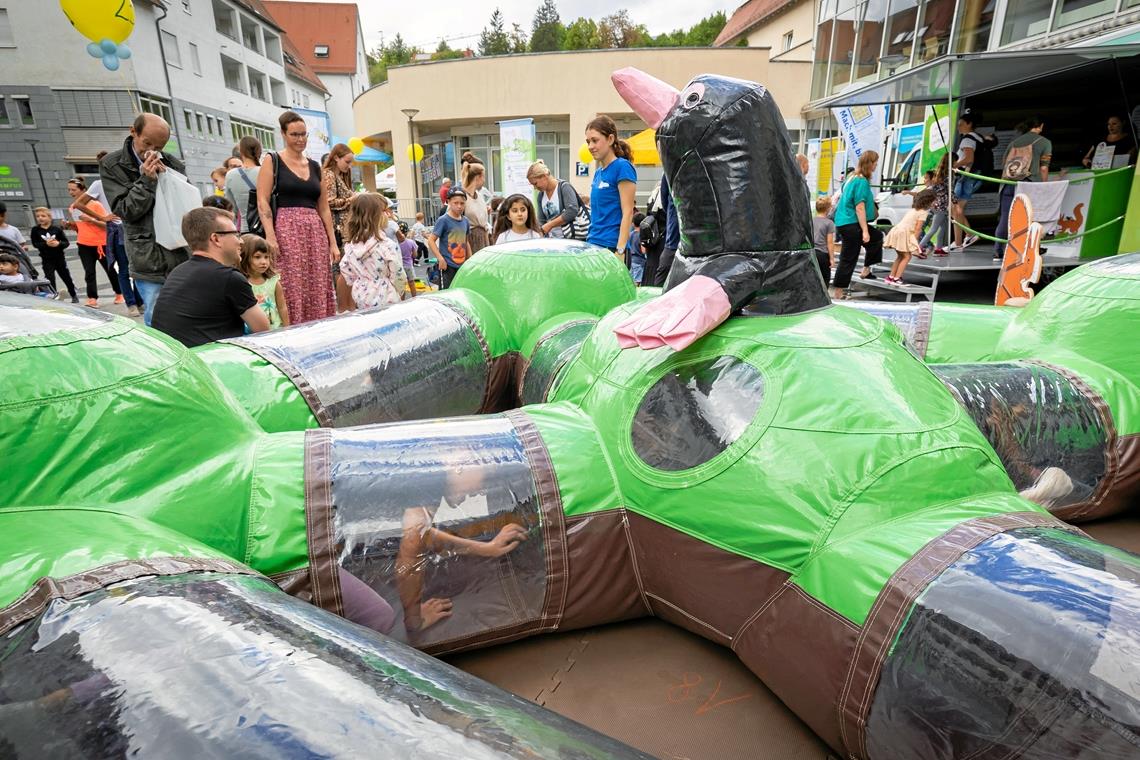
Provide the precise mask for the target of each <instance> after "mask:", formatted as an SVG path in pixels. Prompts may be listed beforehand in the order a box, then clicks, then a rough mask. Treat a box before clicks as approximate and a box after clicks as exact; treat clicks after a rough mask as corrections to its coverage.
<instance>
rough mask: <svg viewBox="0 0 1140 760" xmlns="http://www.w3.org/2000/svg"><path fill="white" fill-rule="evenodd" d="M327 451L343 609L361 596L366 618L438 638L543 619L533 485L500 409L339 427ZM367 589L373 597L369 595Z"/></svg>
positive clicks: (423, 638) (421, 642)
mask: <svg viewBox="0 0 1140 760" xmlns="http://www.w3.org/2000/svg"><path fill="white" fill-rule="evenodd" d="M331 457H332V461H331V463H330V473H331V481H332V482H331V493H332V500H333V509H334V513H333V514H334V528H335V533H334V540H335V541H336V548H337V555H338V556H337V559H338V563H339V565H340V567H341V569H342V572H341V574H340V580H341V586H342V595H343V597H344V601H345V605H346V612H347V607H348V606H349V605H355V606H356V607H359V606H360V604H361V603H363V604H364V605H366V606H368V605H370V606H371V608H372V612H371V613H370V615H371V616H372V617H373V618H375V620H374V621H373V622H370V625H371V626H372V627H374V628H377V629H379V630H381V631H383V632H385V633H388V634H389V635H391V636H394V637H396V638H399V639H402V640H407V641H409V642H410V643H412V644H414V645H415V646H417V647H421V648H432V647H434V648H437V649H438V648H439V647H441V646H442V645H444V644H447V643H452V642H460V641H462V642H471V641H473V640H482V639H483V638H487V639H493V638H495V637H496V636H497V635H500V634H505V633H506V632H507V631H510V630H518V629H520V628H525V627H526V626H527V625H528V624H530V623H533V622H534V621H538V620H540V619H541V617H542V610H543V604H544V601H545V596H546V583H547V572H546V556H545V550H544V547H543V535H542V525H541V519H540V516H539V504H538V497H537V489H536V486H535V480H534V477H533V476H532V473H531V469H530V464H529V462H528V459H527V456H526V452H525V450H524V446H523V443H522V440H521V438H520V436H519V434H518V432H517V431H516V429H515V428H514V426H513V424H512V423H511V422H510V421H509V420H507V419H505V418H502V417H479V418H461V419H456V420H449V421H446V422H438V423H431V424H427V425H425V424H423V423H416V424H410V425H402V424H397V425H385V426H375V427H365V428H358V429H354V430H346V431H343V432H336V433H335V434H334V435H333V439H332V452H331ZM376 594H378V595H379V597H380V599H381V600H382V601H378V600H375V599H373V600H372V601H371V602H370V601H369V597H370V596H374V595H376ZM362 600H363V602H362ZM349 617H350V618H351V617H352V616H351V615H350V616H349Z"/></svg>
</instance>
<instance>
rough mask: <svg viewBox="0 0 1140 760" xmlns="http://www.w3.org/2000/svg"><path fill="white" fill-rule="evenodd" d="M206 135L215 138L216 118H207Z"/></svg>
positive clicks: (208, 116)
mask: <svg viewBox="0 0 1140 760" xmlns="http://www.w3.org/2000/svg"><path fill="white" fill-rule="evenodd" d="M206 134H208V135H209V136H210V137H213V136H214V117H213V116H210V115H207V116H206Z"/></svg>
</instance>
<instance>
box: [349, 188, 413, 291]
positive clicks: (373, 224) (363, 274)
mask: <svg viewBox="0 0 1140 760" xmlns="http://www.w3.org/2000/svg"><path fill="white" fill-rule="evenodd" d="M387 205H388V204H387V202H386V201H385V199H384V198H383V197H382V196H379V195H376V194H375V193H361V194H359V195H357V196H356V197H354V198H353V199H352V201H351V202H350V203H349V204H348V218H347V219H346V220H345V223H344V258H342V259H341V260H340V273H341V274H342V275H343V276H344V279H345V281H346V282H347V283H348V284H349V285H350V286H351V287H352V300H353V301H355V302H356V308H358V309H370V308H375V307H380V308H383V307H385V306H389V305H391V304H394V303H399V301H400V290H399V288H398V285H397V281H398V279H399V276H400V275H401V274H402V273H403V269H404V264H403V260H402V259H401V257H400V249H399V247H398V246H397V245H396V241H395V240H391V239H389V238H388V236H387V235H386V234H385V233H384V228H385V225H386V223H387V214H386V213H385V212H386V210H387Z"/></svg>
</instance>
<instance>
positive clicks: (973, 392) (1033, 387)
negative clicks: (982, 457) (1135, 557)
mask: <svg viewBox="0 0 1140 760" xmlns="http://www.w3.org/2000/svg"><path fill="white" fill-rule="evenodd" d="M930 369H931V371H932V372H934V374H935V375H937V376H938V377H939V378H940V379H941V380H942V382H944V383H946V385H948V386H949V387H950V388H951V390H953V391H954V394H955V396H957V398H958V400H959V402H960V403H961V404H962V405H963V406H964V407H965V408H966V411H967V412H969V414H970V417H971V418H973V420H974V423H975V424H976V425H977V426H978V428H979V429H981V431H982V434H983V435H985V437H986V438H987V439H988V440H989V442H990V444H991V445H992V446H993V447H994V450H995V451H996V452H997V455H998V457H1000V458H1001V463H1002V465H1003V466H1004V467H1005V469H1006V472H1008V473H1009V477H1010V479H1011V480H1012V481H1013V484H1014V486H1015V487H1016V488H1017V490H1018V491H1020V492H1021V495H1022V496H1024V497H1025V498H1027V499H1029V500H1030V501H1033V502H1035V503H1037V504H1040V505H1041V506H1043V507H1045V508H1046V509H1048V510H1050V511H1057V510H1059V509H1062V508H1064V507H1067V506H1070V505H1073V504H1079V503H1081V502H1084V501H1086V500H1088V499H1090V498H1092V496H1093V494H1094V493H1095V492H1096V489H1097V486H1098V485H1099V484H1100V482H1101V480H1102V479H1103V478H1104V476H1105V473H1106V472H1107V469H1108V453H1109V449H1108V440H1109V426H1108V422H1107V421H1106V419H1105V414H1107V411H1106V412H1105V414H1102V413H1101V410H1100V409H1098V407H1097V405H1096V404H1095V403H1094V400H1093V399H1092V398H1091V397H1090V395H1089V394H1088V393H1086V392H1085V390H1084V389H1083V388H1082V387H1081V386H1080V385H1078V384H1077V383H1076V382H1074V381H1073V380H1072V379H1071V378H1069V377H1067V376H1065V375H1064V374H1062V373H1061V372H1058V371H1057V370H1055V369H1051V368H1049V367H1045V366H1041V365H1036V364H1022V363H1012V362H1011V363H1002V364H944V365H935V366H932V367H931V368H930Z"/></svg>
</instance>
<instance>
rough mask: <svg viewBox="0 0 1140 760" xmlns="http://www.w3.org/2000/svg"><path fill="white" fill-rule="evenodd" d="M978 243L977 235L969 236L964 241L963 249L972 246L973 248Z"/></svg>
mask: <svg viewBox="0 0 1140 760" xmlns="http://www.w3.org/2000/svg"><path fill="white" fill-rule="evenodd" d="M976 242H978V236H977V235H967V236H966V239H965V240H963V241H962V247H963V248H969V247H970V246H972V245H973V244H974V243H976Z"/></svg>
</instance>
